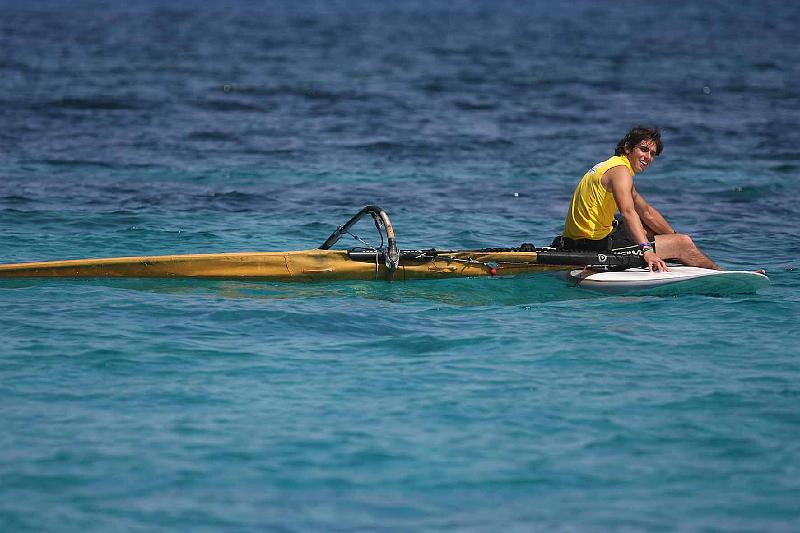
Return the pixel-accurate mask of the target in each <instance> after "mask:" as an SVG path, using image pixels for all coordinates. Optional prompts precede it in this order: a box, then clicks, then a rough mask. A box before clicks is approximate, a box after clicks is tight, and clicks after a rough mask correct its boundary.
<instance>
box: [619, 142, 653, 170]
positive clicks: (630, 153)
mask: <svg viewBox="0 0 800 533" xmlns="http://www.w3.org/2000/svg"><path fill="white" fill-rule="evenodd" d="M655 156H656V143H655V142H654V141H651V140H649V139H646V140H644V141H639V144H637V145H636V146H634V147H633V149H632V150H627V151H626V152H625V157H627V158H628V161H630V162H631V167H633V171H634V172H636V173H637V174H638V173H639V172H644V170H645V169H646V168H647V167H649V166H650V163H652V162H653V158H654V157H655Z"/></svg>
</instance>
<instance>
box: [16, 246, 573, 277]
mask: <svg viewBox="0 0 800 533" xmlns="http://www.w3.org/2000/svg"><path fill="white" fill-rule="evenodd" d="M536 260H537V253H536V252H482V251H458V252H444V253H439V254H438V255H437V257H436V258H435V259H432V260H431V259H422V260H419V261H416V260H407V259H403V260H402V261H401V262H400V265H399V267H398V268H397V270H396V271H395V272H394V273H393V274H391V275H390V273H389V270H388V269H387V268H386V266H385V265H384V264H383V263H382V262H380V261H373V262H368V261H362V260H353V259H351V258H350V257H349V256H348V252H347V251H346V250H321V249H314V250H299V251H291V252H240V253H221V254H187V255H161V256H142V257H115V258H106V259H77V260H66V261H44V262H34V263H17V264H5V265H0V278H212V279H261V280H271V281H325V280H398V281H401V280H405V279H419V278H450V277H472V276H493V275H513V274H521V273H526V272H541V271H545V270H570V269H572V268H575V266H577V265H547V264H537V263H536Z"/></svg>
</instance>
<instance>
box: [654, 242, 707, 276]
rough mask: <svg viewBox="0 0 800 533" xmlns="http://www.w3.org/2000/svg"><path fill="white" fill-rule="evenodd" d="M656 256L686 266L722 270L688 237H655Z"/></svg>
mask: <svg viewBox="0 0 800 533" xmlns="http://www.w3.org/2000/svg"><path fill="white" fill-rule="evenodd" d="M655 241H656V254H657V255H658V256H659V257H660V258H661V259H665V260H666V259H677V260H678V261H680V262H681V263H683V264H684V265H687V266H695V267H701V268H711V269H714V270H722V269H721V268H720V267H719V266H718V265H717V264H716V263H715V262H714V261H712V260H711V259H709V258H708V257H707V256H706V255H705V254H704V253H703V252H701V251H700V249H699V248H698V247H697V246H695V244H694V242H693V241H692V238H691V237H689V236H688V235H656V238H655Z"/></svg>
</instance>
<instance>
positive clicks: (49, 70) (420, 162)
mask: <svg viewBox="0 0 800 533" xmlns="http://www.w3.org/2000/svg"><path fill="white" fill-rule="evenodd" d="M6 4H7V3H4V2H0V6H2V7H3V8H4V13H5V15H4V17H3V18H0V45H2V46H0V49H2V50H4V52H3V54H4V55H3V56H0V88H2V91H0V94H2V96H0V124H2V125H3V128H0V139H2V141H3V142H2V143H0V261H1V262H4V263H5V262H16V261H27V260H44V259H66V258H80V257H102V256H115V255H145V254H161V253H184V252H187V253H189V252H191V253H193V252H223V251H246V250H286V249H303V248H310V247H316V246H318V245H319V244H320V243H321V242H322V241H323V240H324V239H325V238H326V237H327V236H328V235H329V234H330V233H331V232H332V231H333V230H334V229H335V228H336V225H337V224H340V223H343V222H344V221H345V220H346V219H347V218H349V216H351V215H352V214H354V213H355V212H356V211H358V210H359V209H360V208H361V207H363V206H364V205H366V204H377V205H380V206H382V207H384V208H385V209H386V210H387V211H388V212H389V214H390V216H391V218H392V221H393V222H394V226H395V229H396V231H397V236H398V242H399V244H400V246H401V247H406V248H414V247H432V246H435V247H442V248H465V247H476V246H477V247H483V246H515V245H518V244H519V243H521V242H535V243H537V244H540V245H543V244H547V243H548V242H549V241H550V240H551V239H552V237H553V235H555V234H556V233H557V232H558V231H559V230H560V226H561V223H562V220H563V215H564V211H565V209H566V205H567V202H568V199H569V196H570V194H571V193H572V189H573V187H574V184H575V183H576V181H577V179H578V178H579V176H580V175H581V174H582V173H583V172H584V171H585V169H586V168H587V167H588V166H590V165H591V164H593V163H594V162H596V161H599V160H601V159H603V158H605V157H606V156H607V154H608V152H609V151H610V150H611V149H612V148H613V145H614V144H615V143H616V141H617V140H618V138H619V137H620V136H621V135H622V134H623V133H624V131H625V130H626V128H627V127H629V126H630V125H631V124H632V123H636V122H640V121H641V122H655V123H657V124H659V125H661V126H662V127H663V130H664V139H665V144H666V148H665V151H664V155H663V156H662V157H661V158H660V159H659V160H657V161H656V163H655V164H654V165H653V168H651V169H649V170H648V171H647V172H646V173H645V174H643V175H641V176H639V177H637V187H638V189H639V191H640V192H641V193H642V194H643V195H645V196H646V197H647V198H648V199H649V200H650V201H651V203H653V204H654V205H656V206H657V207H658V208H659V209H661V211H662V212H663V213H664V214H665V215H666V216H667V218H668V219H669V220H670V221H671V222H672V223H673V225H674V226H675V227H676V228H678V230H680V231H683V232H687V233H690V234H691V235H692V236H693V237H694V238H695V241H696V242H697V243H698V244H699V245H700V246H701V247H702V248H703V249H704V250H705V251H706V252H707V253H708V254H709V255H710V256H711V257H712V258H714V259H715V260H716V261H718V262H719V263H720V264H721V265H722V266H724V267H726V268H731V269H734V268H736V269H752V268H757V267H762V268H766V269H767V270H768V272H769V274H770V278H771V281H772V284H771V286H770V287H769V288H768V289H765V290H763V291H761V292H759V293H758V294H754V295H741V296H731V297H709V296H681V297H651V296H645V297H604V296H598V295H594V294H591V293H588V292H586V291H582V290H580V289H576V288H572V287H569V286H568V285H566V284H565V283H563V282H562V281H561V280H559V279H558V278H556V277H555V276H552V275H548V274H545V275H529V276H520V277H516V278H487V279H483V278H482V279H456V280H443V281H416V282H409V283H405V284H404V283H382V282H339V283H315V284H286V283H284V284H280V283H262V282H237V281H187V280H22V281H9V280H6V281H2V282H0V323H1V324H2V326H1V327H0V339H1V340H2V343H0V376H1V377H2V379H1V380H0V402H2V405H3V408H2V409H1V410H0V428H2V431H0V444H2V448H1V449H2V452H0V529H2V530H4V531H42V530H47V531H85V530H96V531H161V530H192V531H204V530H208V531H220V530H230V531H263V530H268V531H317V530H319V531H354V530H356V531H359V530H364V531H373V530H396V531H410V530H466V531H496V530H507V531H530V530H547V531H549V530H567V531H573V530H578V531H585V530H590V531H594V530H601V531H606V530H634V531H639V530H672V529H678V530H750V531H753V530H757V531H764V530H769V531H794V530H796V529H797V528H798V527H799V526H800V504H799V503H798V502H800V472H798V465H800V445H799V444H798V437H800V410H798V406H800V385H798V383H800V359H799V358H798V349H797V347H796V342H795V340H794V336H795V334H794V332H795V330H796V329H797V324H798V316H799V313H798V311H799V310H800V282H799V281H798V275H797V270H796V269H797V266H798V260H797V257H798V252H800V239H798V237H797V224H796V220H797V219H798V215H800V212H798V208H797V203H796V198H797V197H798V193H800V188H799V187H798V184H797V183H798V180H797V177H798V169H800V161H798V160H799V159H800V158H799V157H798V154H797V146H798V144H799V143H800V136H798V133H797V129H796V124H797V123H798V121H799V120H800V111H798V110H800V106H798V103H800V93H798V87H799V86H800V85H798V84H797V83H796V82H797V81H798V79H799V78H800V77H799V76H798V66H797V64H796V61H794V59H793V55H792V50H793V48H792V46H793V44H792V43H793V42H794V32H795V29H796V28H797V27H798V22H800V20H799V18H800V12H798V10H797V8H795V7H792V6H787V5H785V4H778V3H775V4H769V5H767V7H762V4H755V3H752V4H750V3H747V2H745V3H744V5H738V6H737V7H736V9H734V8H733V7H731V6H729V5H728V4H727V3H719V2H710V3H708V4H704V5H703V6H699V5H697V6H696V5H694V4H692V3H688V2H687V3H681V2H678V3H671V4H670V5H669V6H666V5H665V6H658V5H654V6H638V5H637V6H633V5H629V6H617V5H613V6H612V5H606V4H603V3H595V2H575V3H571V4H565V5H563V6H552V5H550V4H546V3H538V2H533V3H530V4H526V5H524V6H519V5H516V4H514V3H510V2H508V3H506V2H499V3H488V2H479V1H472V2H456V3H454V4H447V5H445V4H441V5H436V4H434V5H433V6H431V5H428V4H426V3H421V2H419V3H417V2H409V3H407V4H403V5H401V6H396V5H394V4H392V3H388V2H386V3H384V2H370V3H366V2H352V3H348V2H332V3H325V4H315V5H309V6H293V5H291V4H289V3H280V2H279V3H276V4H275V5H274V6H269V7H255V6H252V5H251V4H250V3H248V2H243V1H240V2H232V3H228V4H225V5H217V4H211V3H201V2H194V3H192V4H190V5H189V7H186V6H184V5H182V4H177V3H175V4H172V3H170V2H167V3H158V4H157V3H155V2H153V3H149V2H145V3H143V4H140V5H138V6H137V7H126V6H124V5H123V4H122V3H117V2H105V3H94V2H82V3H78V4H76V5H77V6H78V7H75V6H72V7H69V8H67V7H66V6H63V5H61V4H59V3H56V2H46V3H42V4H37V7H30V8H29V7H20V6H16V5H13V4H9V5H6ZM75 15H79V16H75ZM598 20H615V21H619V26H616V25H615V26H613V27H612V28H610V29H609V32H606V33H605V34H604V35H610V36H612V37H616V39H609V38H607V37H604V36H602V35H601V34H600V33H599V32H597V31H594V29H595V28H596V24H597V21H598ZM623 38H624V39H623ZM620 78H621V79H623V80H624V83H623V82H620ZM514 193H518V195H517V196H515V194H514ZM356 233H358V234H359V235H361V236H362V237H365V238H369V239H370V240H372V238H373V236H372V235H371V229H370V225H369V224H365V225H363V226H359V227H357V231H356Z"/></svg>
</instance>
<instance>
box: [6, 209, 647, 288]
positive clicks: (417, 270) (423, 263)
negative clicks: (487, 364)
mask: <svg viewBox="0 0 800 533" xmlns="http://www.w3.org/2000/svg"><path fill="white" fill-rule="evenodd" d="M365 215H370V216H371V217H372V220H373V221H374V223H375V227H376V228H377V230H378V233H379V234H380V236H381V244H380V245H379V246H377V247H373V246H369V245H366V246H364V247H356V248H350V249H348V250H331V249H330V248H331V246H333V245H334V244H335V243H336V242H337V241H338V240H339V239H340V237H342V236H343V235H345V234H350V229H351V228H352V227H353V226H354V225H355V224H356V223H357V222H358V221H359V220H360V219H361V218H362V217H364V216H365ZM351 235H352V234H351ZM384 235H385V239H384ZM354 237H355V236H354ZM356 238H358V237H356ZM359 240H360V239H359ZM361 242H362V243H363V241H361ZM364 244H366V243H364ZM641 265H642V259H641V256H639V255H623V254H605V253H596V252H580V251H578V252H571V251H561V250H556V249H553V248H536V247H534V246H533V245H531V244H523V245H522V246H520V247H518V248H483V249H479V250H436V249H433V248H431V249H421V250H400V249H398V247H397V240H396V238H395V233H394V228H393V227H392V223H391V221H390V220H389V216H388V215H387V214H386V212H385V211H384V210H383V209H381V208H380V207H377V206H366V207H365V208H364V209H362V210H361V211H359V212H358V213H357V214H356V215H355V216H354V217H353V218H351V219H350V220H349V221H347V223H345V224H343V225H341V226H339V227H338V228H337V229H336V231H334V232H333V234H332V235H331V236H330V237H328V239H326V240H325V242H324V243H322V245H321V246H320V247H319V248H317V249H312V250H298V251H289V252H239V253H214V254H182V255H159V256H141V257H114V258H105V259H73V260H66V261H42V262H32V263H17V264H4V265H0V278H212V279H253V280H267V281H325V280H398V281H399V280H407V279H418V278H450V277H473V276H495V275H513V274H521V273H526V272H541V271H546V270H571V269H575V268H583V267H590V268H594V269H603V270H623V269H626V268H630V267H638V266H641Z"/></svg>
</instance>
